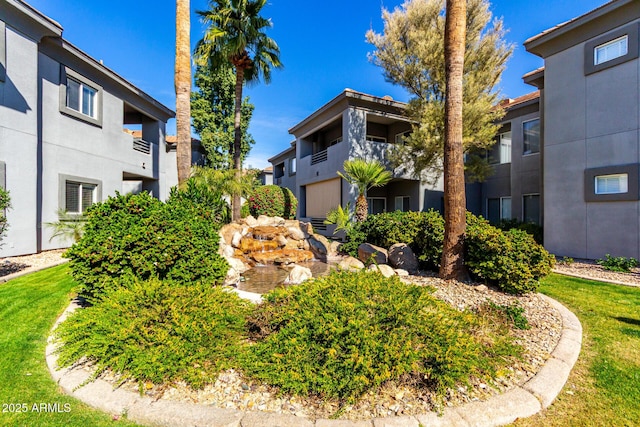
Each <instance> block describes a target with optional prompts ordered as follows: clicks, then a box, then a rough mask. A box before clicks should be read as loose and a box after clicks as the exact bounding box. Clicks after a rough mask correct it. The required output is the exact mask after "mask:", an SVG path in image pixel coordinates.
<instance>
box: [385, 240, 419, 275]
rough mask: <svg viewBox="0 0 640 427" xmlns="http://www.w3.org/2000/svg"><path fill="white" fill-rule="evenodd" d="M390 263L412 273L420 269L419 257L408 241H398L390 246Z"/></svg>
mask: <svg viewBox="0 0 640 427" xmlns="http://www.w3.org/2000/svg"><path fill="white" fill-rule="evenodd" d="M389 264H391V265H392V266H393V267H394V268H401V269H403V270H407V271H408V272H410V273H415V272H416V271H417V270H418V258H417V257H416V255H415V254H414V253H413V250H412V249H411V248H410V247H409V245H407V244H406V243H396V244H395V245H392V246H391V247H390V248H389Z"/></svg>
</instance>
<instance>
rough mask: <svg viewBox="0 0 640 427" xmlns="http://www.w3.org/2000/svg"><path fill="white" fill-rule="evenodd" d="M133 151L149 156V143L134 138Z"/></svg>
mask: <svg viewBox="0 0 640 427" xmlns="http://www.w3.org/2000/svg"><path fill="white" fill-rule="evenodd" d="M133 149H134V150H135V151H139V152H141V153H144V154H151V143H150V142H149V141H145V140H144V139H142V138H134V139H133Z"/></svg>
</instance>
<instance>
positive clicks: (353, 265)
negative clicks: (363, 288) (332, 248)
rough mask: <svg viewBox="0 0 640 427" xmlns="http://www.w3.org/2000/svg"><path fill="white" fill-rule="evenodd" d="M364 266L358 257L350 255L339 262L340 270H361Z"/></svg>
mask: <svg viewBox="0 0 640 427" xmlns="http://www.w3.org/2000/svg"><path fill="white" fill-rule="evenodd" d="M363 268H364V264H363V263H362V261H360V260H359V259H358V258H354V257H352V256H348V257H346V258H344V259H343V260H342V261H340V262H339V263H338V270H345V271H360V270H362V269H363Z"/></svg>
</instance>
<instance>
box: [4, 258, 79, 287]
mask: <svg viewBox="0 0 640 427" xmlns="http://www.w3.org/2000/svg"><path fill="white" fill-rule="evenodd" d="M68 262H69V260H68V259H62V260H60V261H56V262H54V263H51V264H47V265H44V266H41V267H36V268H25V269H24V270H21V271H18V272H15V273H11V274H7V275H6V276H2V277H0V283H6V282H8V281H9V280H11V279H15V278H16V277H20V276H24V275H25V274H31V273H35V272H36V271H42V270H46V269H47V268H51V267H57V266H58V265H61V264H66V263H68Z"/></svg>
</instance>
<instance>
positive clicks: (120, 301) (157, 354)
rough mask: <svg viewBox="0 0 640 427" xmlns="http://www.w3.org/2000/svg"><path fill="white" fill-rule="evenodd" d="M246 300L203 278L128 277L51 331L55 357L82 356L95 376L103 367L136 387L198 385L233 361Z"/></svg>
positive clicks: (64, 360)
mask: <svg viewBox="0 0 640 427" xmlns="http://www.w3.org/2000/svg"><path fill="white" fill-rule="evenodd" d="M249 304H250V303H248V302H247V301H245V300H242V299H241V298H239V297H238V296H237V295H236V294H234V293H230V292H226V291H224V290H223V289H222V288H220V287H212V286H210V285H207V284H192V285H185V284H176V283H171V284H169V283H166V282H162V281H160V280H158V279H151V280H149V281H141V280H132V281H131V282H130V283H127V284H126V286H121V287H118V288H113V289H108V290H106V291H105V293H104V298H103V299H102V300H101V301H100V302H99V303H98V304H96V305H93V306H90V307H87V308H84V309H80V310H78V311H76V312H75V313H74V314H72V315H71V316H70V317H69V319H67V320H66V321H65V322H64V323H62V324H61V325H60V326H59V327H58V329H56V336H57V338H58V339H59V340H61V341H62V344H63V346H61V347H60V358H59V360H58V362H59V363H60V364H61V366H68V365H71V364H73V363H75V362H76V361H78V360H80V359H81V358H83V357H86V358H87V359H88V361H90V362H94V363H95V366H96V368H97V369H96V372H95V374H94V377H97V376H98V375H99V374H100V373H101V372H103V371H104V370H105V369H107V368H108V369H111V370H112V371H114V372H116V373H118V374H122V375H123V379H133V380H135V381H137V382H138V383H139V384H140V386H141V387H142V386H143V385H144V384H145V383H147V382H151V383H153V384H166V385H169V384H172V383H174V382H176V381H179V380H182V381H185V382H186V383H187V384H189V385H191V386H192V387H194V388H201V387H203V386H204V385H205V384H206V383H208V382H212V381H215V375H216V374H217V373H218V372H220V371H221V370H223V369H227V368H229V367H231V366H232V364H233V363H234V362H233V361H234V357H235V356H236V354H237V353H238V349H239V347H240V346H241V340H242V339H243V337H244V330H245V316H246V314H247V312H248V310H249V309H250V308H249ZM141 390H142V389H141Z"/></svg>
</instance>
